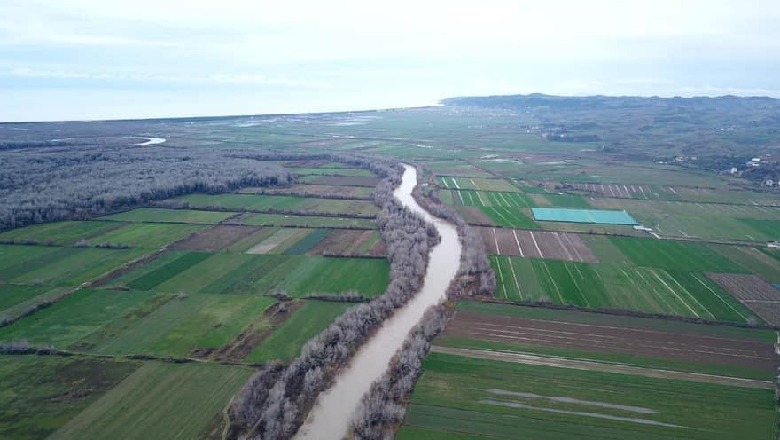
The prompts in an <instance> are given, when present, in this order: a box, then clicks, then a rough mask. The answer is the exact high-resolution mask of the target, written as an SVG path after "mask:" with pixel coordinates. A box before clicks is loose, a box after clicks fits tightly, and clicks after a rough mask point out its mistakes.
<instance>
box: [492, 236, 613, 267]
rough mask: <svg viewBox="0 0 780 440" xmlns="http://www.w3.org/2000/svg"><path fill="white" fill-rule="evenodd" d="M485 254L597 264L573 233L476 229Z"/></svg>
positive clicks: (594, 257) (582, 242) (583, 243)
mask: <svg viewBox="0 0 780 440" xmlns="http://www.w3.org/2000/svg"><path fill="white" fill-rule="evenodd" d="M479 232H480V234H481V235H482V239H483V240H484V242H485V247H486V248H487V252H488V253H489V254H495V255H517V256H520V257H534V258H550V259H554V260H565V261H579V262H589V263H598V259H597V258H596V256H595V255H593V253H592V252H591V251H590V249H588V246H587V245H586V244H585V242H584V241H582V239H581V238H580V236H579V235H576V234H568V233H565V232H564V233H558V232H539V231H536V232H534V231H523V230H518V229H496V228H479Z"/></svg>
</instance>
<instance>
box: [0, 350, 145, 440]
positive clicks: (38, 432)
mask: <svg viewBox="0 0 780 440" xmlns="http://www.w3.org/2000/svg"><path fill="white" fill-rule="evenodd" d="M139 366H140V363H139V362H133V361H114V360H109V359H79V358H62V357H53V356H52V357H45V356H11V355H3V356H2V362H0V383H2V384H3V386H2V392H0V438H4V439H33V438H46V437H47V436H48V435H49V434H51V433H53V432H54V431H56V430H57V429H58V428H60V427H61V426H63V425H65V424H66V423H68V422H69V421H70V420H71V419H73V418H74V417H76V416H77V414H79V413H80V412H81V411H82V410H84V409H85V408H87V407H89V406H90V405H92V404H94V403H95V401H96V400H98V399H99V398H100V397H101V396H103V395H104V393H106V391H108V390H110V389H111V388H113V387H114V386H115V385H117V384H119V383H120V382H121V381H123V380H124V379H125V378H126V377H127V376H129V375H131V374H132V373H133V371H135V370H136V369H137V368H138V367H139Z"/></svg>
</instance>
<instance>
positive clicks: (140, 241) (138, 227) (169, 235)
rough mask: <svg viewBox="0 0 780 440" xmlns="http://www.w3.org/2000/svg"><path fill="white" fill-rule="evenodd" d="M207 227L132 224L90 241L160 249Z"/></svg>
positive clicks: (98, 243) (96, 243) (100, 243)
mask: <svg viewBox="0 0 780 440" xmlns="http://www.w3.org/2000/svg"><path fill="white" fill-rule="evenodd" d="M204 228H205V226H201V225H177V224H164V223H148V224H138V223H131V224H127V225H125V226H122V227H120V228H119V229H114V230H111V231H108V232H106V233H104V234H101V235H98V236H96V237H94V238H92V239H90V240H89V244H90V245H93V246H94V245H104V244H113V245H123V246H129V247H139V248H147V249H159V248H161V247H163V246H166V245H168V244H170V243H173V242H174V241H179V240H182V239H184V238H187V237H189V236H190V234H193V233H195V232H197V231H201V230H203V229H204Z"/></svg>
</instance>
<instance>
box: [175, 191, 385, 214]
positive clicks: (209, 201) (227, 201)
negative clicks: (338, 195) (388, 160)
mask: <svg viewBox="0 0 780 440" xmlns="http://www.w3.org/2000/svg"><path fill="white" fill-rule="evenodd" d="M175 200H177V201H180V202H183V203H187V204H188V205H189V206H190V207H194V208H211V207H217V208H221V209H232V210H236V211H242V210H254V211H271V210H284V211H303V212H306V213H311V214H352V215H368V216H373V215H376V213H377V207H376V205H374V202H372V201H369V200H332V199H320V198H307V197H293V196H277V195H263V194H220V195H208V194H190V195H188V196H184V197H180V198H177V199H175Z"/></svg>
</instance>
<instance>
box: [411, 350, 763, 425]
mask: <svg viewBox="0 0 780 440" xmlns="http://www.w3.org/2000/svg"><path fill="white" fill-rule="evenodd" d="M424 371H425V372H424V373H423V375H422V377H421V379H420V380H419V382H418V383H417V386H416V387H415V390H414V392H413V394H412V399H411V406H410V408H409V412H408V414H407V417H406V420H405V422H404V426H403V427H402V428H401V431H400V433H399V438H407V439H408V438H430V437H427V436H425V433H427V432H428V431H417V432H418V433H420V432H422V436H419V437H418V436H416V435H412V434H413V433H405V431H406V430H407V428H414V429H418V430H432V431H438V435H439V436H443V435H448V434H449V433H450V432H452V433H454V434H455V435H461V436H463V435H473V436H487V437H492V438H499V439H516V438H533V439H542V440H545V439H550V440H552V439H560V438H578V439H625V438H632V439H640V440H661V439H670V438H676V439H702V440H705V439H706V440H711V439H732V438H765V439H769V438H772V436H773V435H774V433H775V417H776V416H775V405H774V394H773V391H772V390H755V389H747V388H737V387H729V386H723V385H713V384H704V383H696V382H685V381H677V380H663V379H654V378H646V377H640V376H630V375H622V374H610V373H602V372H595V371H579V370H571V369H565V368H556V367H547V366H531V365H522V364H514V363H509V362H500V361H489V360H484V359H468V358H464V357H460V356H452V355H445V354H440V353H432V354H430V355H429V356H428V357H427V358H426V360H425V365H424ZM491 390H498V392H500V393H501V394H498V393H497V392H493V391H491ZM671 396H673V397H671ZM557 397H565V398H567V399H566V400H554V399H553V398H557ZM609 417H613V419H609ZM614 418H619V419H617V420H616V419H614ZM659 424H664V425H659ZM670 425H674V426H670ZM434 438H435V437H434ZM448 438H449V437H448Z"/></svg>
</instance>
